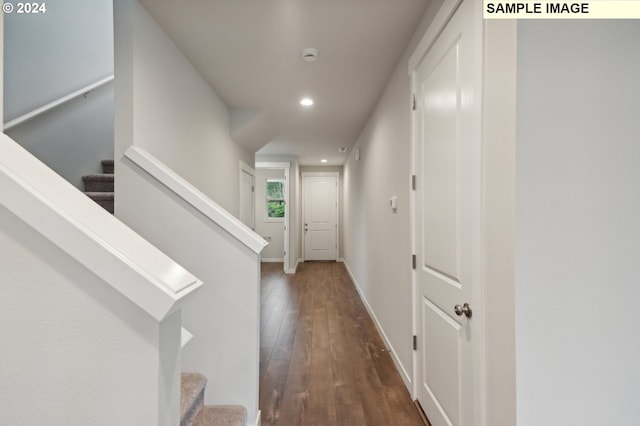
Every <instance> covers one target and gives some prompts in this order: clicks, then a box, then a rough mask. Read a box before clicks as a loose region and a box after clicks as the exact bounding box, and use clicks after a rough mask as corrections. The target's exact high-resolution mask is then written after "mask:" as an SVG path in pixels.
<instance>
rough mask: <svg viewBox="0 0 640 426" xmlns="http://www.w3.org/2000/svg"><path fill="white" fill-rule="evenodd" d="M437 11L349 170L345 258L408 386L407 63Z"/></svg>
mask: <svg viewBox="0 0 640 426" xmlns="http://www.w3.org/2000/svg"><path fill="white" fill-rule="evenodd" d="M440 4H441V2H438V1H434V2H432V3H431V4H430V5H429V7H428V9H427V12H426V14H425V16H424V18H423V20H422V22H421V23H420V26H419V27H418V30H417V31H416V33H415V35H414V37H413V39H412V41H411V43H409V46H408V47H407V49H406V51H405V53H404V54H403V56H402V58H401V59H400V61H399V62H398V65H397V67H396V69H395V71H394V73H393V75H392V76H391V79H390V81H389V82H388V83H387V87H386V89H385V90H384V93H383V94H382V96H381V98H380V100H379V101H378V104H377V106H376V108H375V109H374V111H373V113H372V115H371V117H370V118H369V120H368V122H367V124H366V126H365V128H364V129H363V131H362V133H361V135H360V137H359V138H358V140H357V141H356V143H355V145H354V148H353V149H352V151H351V153H350V155H349V158H348V160H347V162H346V164H345V166H344V182H343V186H344V251H343V256H344V259H345V262H346V264H347V266H348V268H349V270H350V271H351V274H352V275H353V278H354V280H355V282H356V285H357V286H358V287H359V289H360V291H361V293H362V295H363V297H364V298H365V299H366V302H367V303H368V305H369V307H370V309H371V310H372V312H373V314H374V316H375V318H376V320H377V322H378V324H379V326H380V328H381V330H382V332H383V334H384V337H385V338H386V340H387V342H388V344H389V345H390V346H391V349H392V351H393V355H394V357H395V361H396V363H397V364H398V366H399V369H400V374H401V375H402V378H403V379H404V381H405V383H407V384H409V383H410V382H411V381H412V376H413V365H412V364H413V350H412V334H413V333H412V328H413V321H412V287H411V269H410V265H411V257H410V256H411V238H410V237H411V235H410V230H411V228H410V220H409V218H410V216H409V190H410V171H411V116H410V110H409V100H410V96H411V92H410V80H409V76H408V73H407V63H408V60H409V56H410V54H411V53H412V52H413V49H414V48H415V46H416V44H417V41H419V40H420V39H421V38H422V36H423V35H424V32H425V31H426V28H427V27H428V24H429V22H431V19H432V18H433V16H434V14H435V13H436V12H437V10H438V8H439V6H440ZM356 148H359V149H360V160H359V161H356V160H355V150H356ZM392 196H397V197H398V199H397V206H398V210H397V213H393V212H392V210H391V208H390V207H389V199H390V198H391V197H392Z"/></svg>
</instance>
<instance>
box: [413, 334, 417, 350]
mask: <svg viewBox="0 0 640 426" xmlns="http://www.w3.org/2000/svg"><path fill="white" fill-rule="evenodd" d="M413 350H414V351H417V350H418V336H416V335H415V334H414V335H413Z"/></svg>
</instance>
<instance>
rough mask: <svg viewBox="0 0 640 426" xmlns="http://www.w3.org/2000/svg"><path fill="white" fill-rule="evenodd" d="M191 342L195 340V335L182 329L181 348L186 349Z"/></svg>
mask: <svg viewBox="0 0 640 426" xmlns="http://www.w3.org/2000/svg"><path fill="white" fill-rule="evenodd" d="M191 340H193V334H191V333H190V332H189V330H187V329H186V328H184V327H182V328H181V329H180V347H181V348H184V347H185V346H187V344H188V343H189V342H190V341H191Z"/></svg>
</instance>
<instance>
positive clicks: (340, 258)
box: [336, 257, 355, 282]
mask: <svg viewBox="0 0 640 426" xmlns="http://www.w3.org/2000/svg"><path fill="white" fill-rule="evenodd" d="M336 262H338V263H346V262H345V261H344V257H339V258H338V260H336ZM349 275H351V272H349ZM354 282H355V281H354Z"/></svg>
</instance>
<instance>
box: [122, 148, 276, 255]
mask: <svg viewBox="0 0 640 426" xmlns="http://www.w3.org/2000/svg"><path fill="white" fill-rule="evenodd" d="M124 156H125V157H127V158H128V159H129V160H131V161H132V162H133V163H134V164H136V165H137V166H138V167H140V168H141V169H142V170H144V171H145V172H147V173H148V174H149V175H151V176H152V177H153V178H154V179H156V180H157V181H158V182H160V183H161V184H163V185H164V186H165V187H167V188H168V189H170V190H171V191H172V192H173V193H175V194H176V195H177V196H179V197H180V198H182V199H183V200H185V201H186V202H187V203H188V204H190V205H191V206H192V207H194V208H195V209H196V210H198V211H199V212H200V213H202V214H203V215H204V216H205V217H207V218H209V219H210V220H211V221H213V222H214V223H216V224H217V225H218V226H220V227H221V228H222V229H224V230H225V231H226V232H227V233H229V235H231V236H232V237H234V238H235V239H236V240H238V241H240V242H241V243H242V244H244V245H245V246H247V247H248V248H249V249H251V250H252V251H253V252H254V253H256V254H257V253H260V252H261V251H262V249H264V248H265V247H266V246H267V244H268V243H267V242H266V241H265V240H264V239H263V238H262V237H261V236H259V235H258V234H256V233H255V232H253V230H252V229H251V228H249V227H248V226H247V225H245V224H244V223H242V222H241V221H240V219H238V218H237V217H235V216H234V215H232V214H231V213H229V212H228V211H227V210H225V209H224V208H223V207H222V206H220V205H219V204H218V203H216V202H215V201H213V200H212V199H211V198H209V197H208V196H207V195H205V194H204V193H202V191H200V190H199V189H198V188H196V187H195V186H193V185H192V184H191V183H189V182H188V181H187V180H185V179H184V178H183V177H182V176H180V175H178V174H177V173H176V172H174V171H173V170H171V169H170V168H169V167H168V166H167V165H165V164H164V163H163V162H162V161H160V160H158V159H157V158H156V157H154V156H153V155H152V154H150V153H149V152H148V151H146V150H144V149H142V148H138V147H136V146H130V147H129V148H128V149H127V151H126V152H125V153H124Z"/></svg>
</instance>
